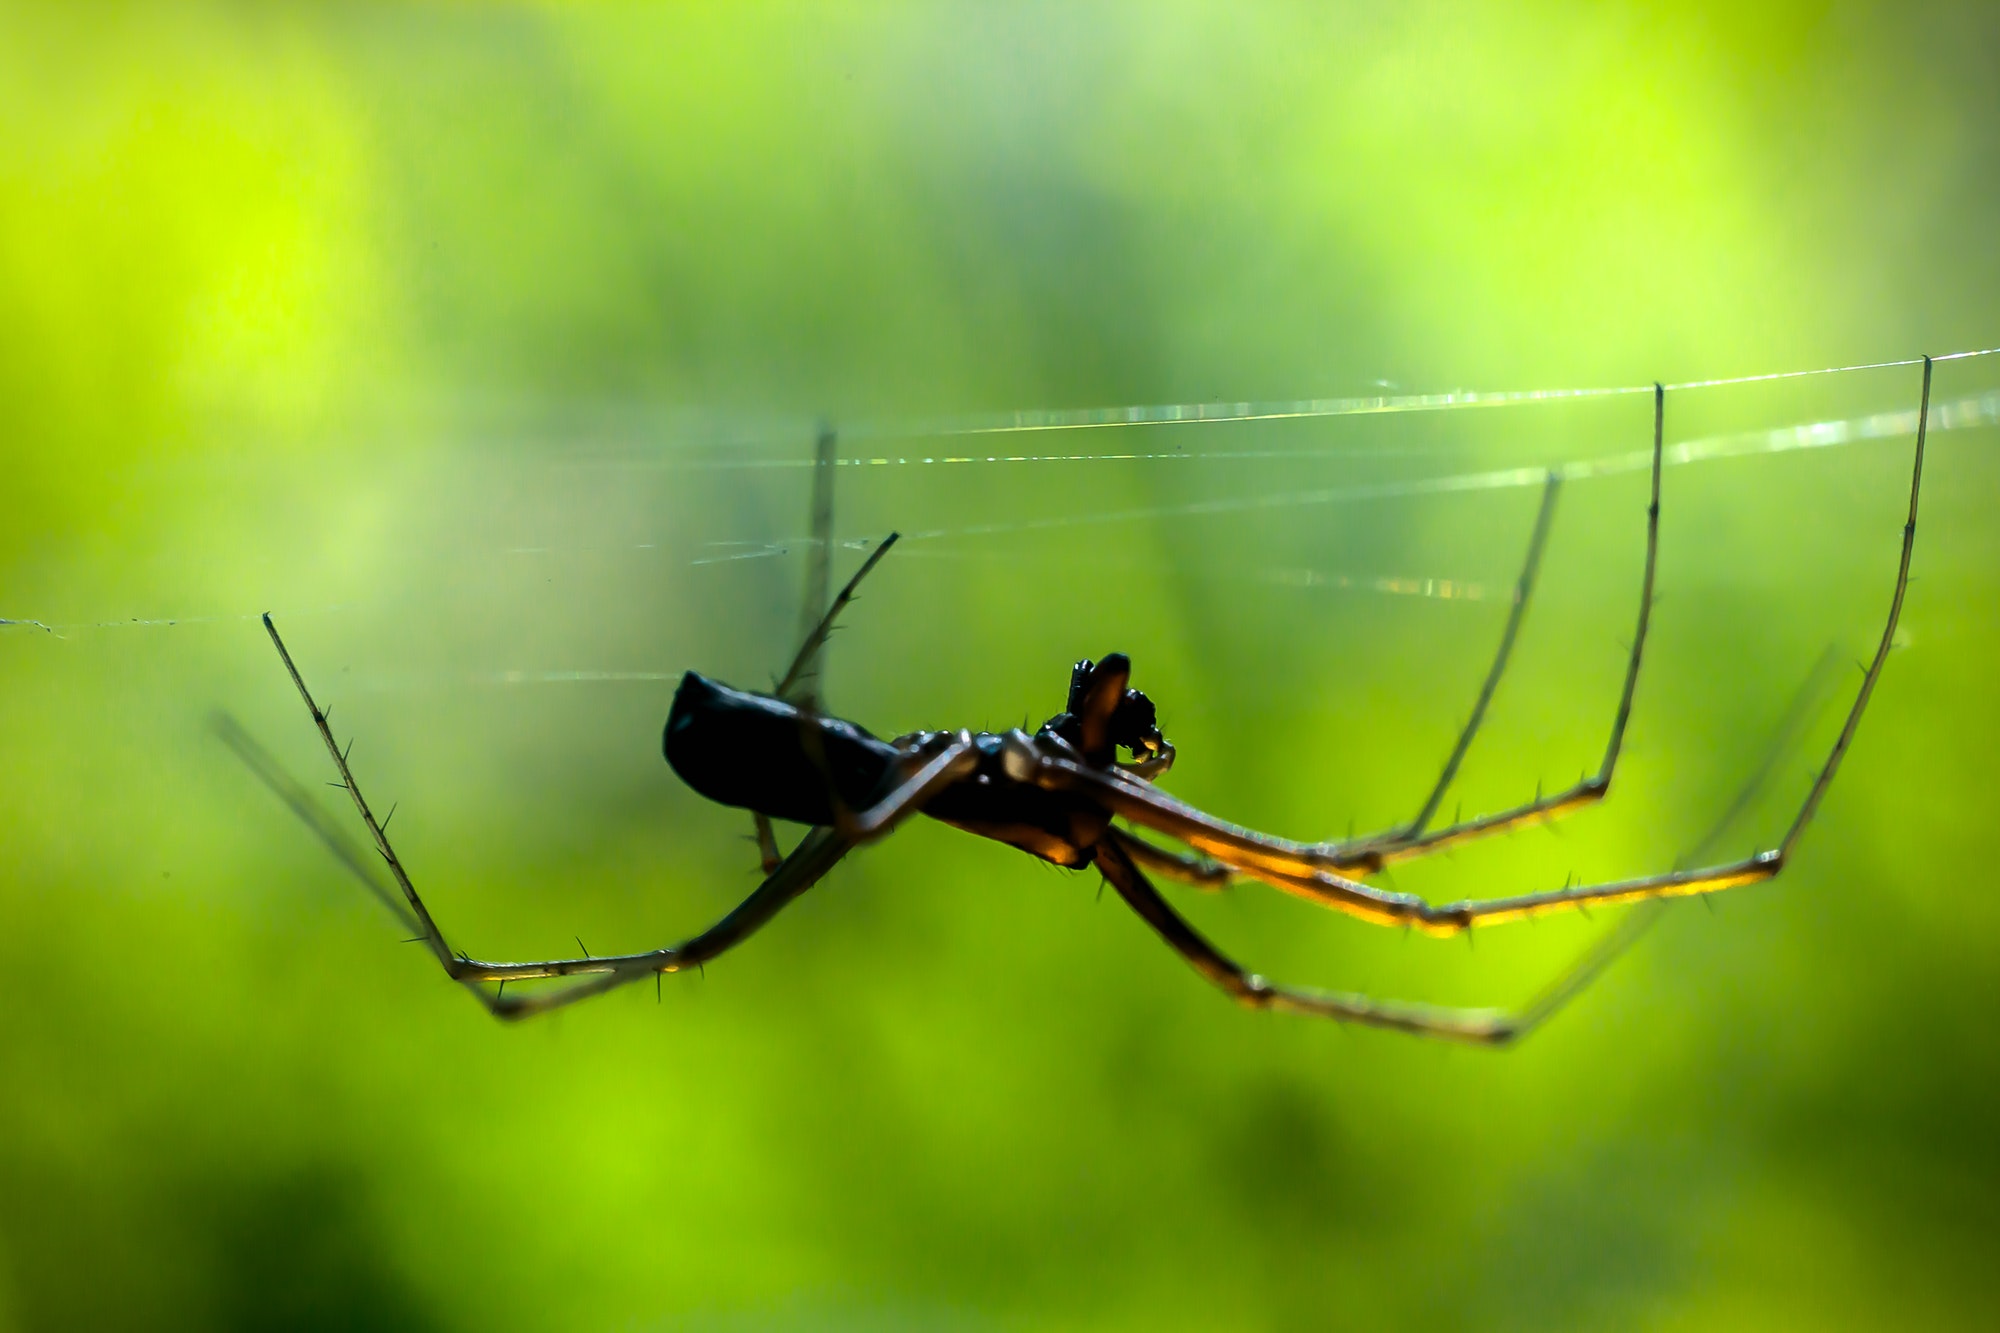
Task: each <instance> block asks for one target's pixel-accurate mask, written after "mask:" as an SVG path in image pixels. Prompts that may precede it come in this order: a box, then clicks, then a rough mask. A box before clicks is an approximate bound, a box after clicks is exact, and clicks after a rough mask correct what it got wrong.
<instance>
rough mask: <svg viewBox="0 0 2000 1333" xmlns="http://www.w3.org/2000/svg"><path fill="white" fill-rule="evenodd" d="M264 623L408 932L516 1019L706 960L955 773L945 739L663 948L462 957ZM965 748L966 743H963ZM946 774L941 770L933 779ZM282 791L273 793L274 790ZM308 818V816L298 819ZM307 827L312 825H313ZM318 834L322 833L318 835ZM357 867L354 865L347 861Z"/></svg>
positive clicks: (959, 758) (503, 1014)
mask: <svg viewBox="0 0 2000 1333" xmlns="http://www.w3.org/2000/svg"><path fill="white" fill-rule="evenodd" d="M264 629H265V631H266V632H267V633H268V634H269V635H270V636H271V643H272V644H273V645H274V646H275V647H276V648H277V650H278V656H279V658H280V659H282V660H283V662H284V664H285V670H286V672H287V673H288V674H289V675H290V676H291V678H292V684H293V685H294V686H296V687H297V688H298V691H299V697H300V698H301V699H303V700H304V701H305V705H306V710H307V711H308V712H310V713H311V714H312V719H313V725H314V726H315V727H316V728H318V730H319V734H320V739H321V741H322V742H324V743H325V745H326V749H327V754H328V755H329V756H331V757H332V759H333V764H334V768H335V769H336V770H337V771H338V772H339V774H340V777H341V785H343V786H345V787H346V789H347V793H348V795H349V796H350V797H352V798H353V801H354V807H355V809H356V810H357V811H359V812H360V815H361V821H362V823H363V824H365V825H366V826H367V828H368V832H369V835H370V837H371V838H372V839H373V841H374V844H375V850H376V852H377V853H378V854H379V855H380V856H381V858H382V860H383V862H384V863H385V864H386V865H387V866H388V868H389V873H390V875H391V876H392V877H393V878H394V879H395V881H396V885H397V887H398V888H399V889H400V890H401V891H402V903H401V904H397V906H398V907H399V908H401V907H404V906H407V910H408V913H409V916H410V917H411V918H413V919H414V922H415V925H416V928H417V931H418V938H419V939H421V940H423V941H424V942H425V943H426V944H427V945H429V947H430V950H431V954H432V955H433V956H434V957H435V958H436V959H437V960H438V964H439V966H440V967H442V968H443V969H444V971H445V975H447V976H449V977H450V978H451V979H452V980H454V981H457V982H460V983H461V984H463V985H465V986H467V987H468V988H469V989H471V990H472V991H473V993H474V994H475V995H476V996H477V997H478V998H479V1000H480V1002H481V1003H482V1004H484V1005H485V1006H486V1007H487V1009H488V1010H489V1011H491V1012H492V1013H493V1014H494V1015H495V1016H496V1017H500V1018H525V1017H528V1016H529V1015H532V1014H537V1013H544V1012H547V1011H548V1010H550V1009H553V1008H557V1007H559V1006H561V1005H565V1004H570V1003H574V1002H575V1001H577V1000H580V999H586V998H588V997H589V996H592V995H598V994H602V993H603V992H604V991H607V990H610V989H612V988H613V987H616V986H619V985H623V984H624V983H625V982H628V981H632V980H635V979H637V978H639V977H642V976H647V975H650V974H653V973H658V972H676V971H679V970H681V969H682V968H685V967H690V966H694V965H697V964H700V963H704V962H707V961H708V960H709V959H711V958H714V957H716V956H717V955H718V954H721V953H723V952H724V951H726V950H728V949H730V948H732V947H734V946H735V945H736V944H738V943H740V942H741V941H742V940H744V939H746V938H747V937H748V936H750V935H751V934H752V933H753V932H755V931H756V930H757V929H758V928H759V927H761V926H762V925H763V924H764V923H765V922H767V921H769V920H770V919H771V918H772V917H773V916H775V915H776V914H777V913H778V911H779V909H781V908H782V907H784V906H785V904H787V903H789V902H791V901H792V899H794V898H796V897H798V896H799V895H800V894H802V893H804V892H805V891H806V890H807V889H809V888H811V887H812V886H813V885H814V884H816V883H818V882H819V880H820V879H821V877H823V876H824V875H825V874H826V873H827V871H829V870H831V869H832V868H833V866H834V864H835V863H836V862H838V861H839V860H840V858H841V857H843V856H845V855H846V854H847V852H848V851H849V850H850V849H851V848H853V846H854V845H855V843H856V841H858V840H860V839H862V838H869V837H877V836H880V835H881V834H882V833H883V832H886V831H887V830H888V829H889V828H892V827H894V825H895V823H896V821H897V820H898V819H900V818H901V817H902V816H903V815H904V814H906V813H908V811H909V810H910V809H914V808H916V807H917V806H919V805H921V803H922V802H923V801H924V800H927V799H928V798H929V796H930V795H931V794H932V793H933V792H934V791H935V790H936V789H937V787H938V786H940V785H942V783H943V782H944V781H946V780H955V779H956V777H957V775H958V774H957V772H956V770H954V769H953V767H952V766H953V765H954V764H959V763H962V762H963V759H964V755H963V754H962V753H961V752H960V747H958V746H956V745H954V746H950V747H947V749H946V751H945V752H943V753H941V754H940V755H939V756H937V757H936V758H934V759H932V760H931V761H930V762H928V763H926V764H925V765H924V766H923V767H922V768H920V769H919V770H918V771H917V772H916V773H914V774H912V775H910V776H909V777H908V778H906V779H905V780H904V781H902V782H901V783H899V784H898V785H897V786H896V787H895V788H894V789H893V790H891V791H890V792H888V793H887V794H886V795H885V796H883V797H881V798H880V799H879V800H877V801H876V802H874V803H873V804H871V805H870V806H868V807H867V808H866V809H864V810H861V811H859V812H856V813H855V814H854V815H853V816H852V820H853V824H854V826H855V828H856V829H858V830H859V834H858V837H854V838H850V837H848V836H845V835H843V834H842V833H840V832H839V831H838V830H835V829H830V828H815V829H813V830H811V831H810V832H808V833H807V834H806V836H805V838H804V839H803V840H801V841H800V843H799V845H798V846H797V847H795V848H793V849H792V853H791V855H790V856H787V857H786V858H784V860H783V862H781V863H780V864H779V866H778V867H777V868H776V870H774V871H773V872H772V873H771V875H770V876H769V877H768V878H767V879H766V880H765V881H764V882H763V883H762V884H760V885H759V886H758V887H757V888H756V889H755V890H754V891H752V893H751V894H750V896H749V897H747V898H745V899H744V900H743V902H742V903H741V904H739V905H738V906H737V907H736V908H735V910H734V911H732V912H730V913H729V914H728V915H727V916H725V917H723V918H722V920H720V921H718V922H717V923H716V924H715V925H713V926H711V927H709V929H708V930H706V931H704V932H702V933H701V934H700V935H697V936H695V937H694V938H692V939H690V940H687V941H685V942H683V943H681V944H678V945H674V946H671V947H668V948H662V949H653V950H649V951H647V952H644V953H632V954H613V955H610V956H606V957H591V956H588V955H586V956H585V957H582V958H552V959H544V960H541V961H537V962H519V963H511V962H489V961H484V960H480V959H475V958H471V957H469V956H468V955H466V954H464V953H461V952H459V951H457V950H454V949H453V948H452V947H451V945H450V944H449V943H448V942H447V941H446V940H445V936H444V932H443V931H442V930H440V929H439V928H438V924H437V922H436V920H435V919H434V918H433V917H432V916H431V914H430V909H429V908H428V907H427V906H425V904H424V900H423V898H422V897H421V896H420V895H419V894H418V893H417V888H416V885H415V884H413V883H412V882H411V881H410V876H409V873H408V872H407V871H406V870H405V869H404V867H403V863H402V860H401V859H400V858H399V857H398V856H397V855H396V849H395V848H394V846H392V845H391V844H390V842H389V837H388V834H387V833H386V832H385V831H384V830H383V827H382V824H381V822H380V821H379V820H377V819H376V817H375V812H374V810H373V809H372V808H370V806H369V804H368V802H367V799H366V798H365V797H363V796H362V794H361V786H360V784H359V783H357V782H356V781H355V779H354V772H353V770H352V769H351V768H349V767H348V763H347V756H346V755H345V754H344V753H343V752H342V751H341V748H340V746H339V744H338V743H337V742H336V741H335V740H334V738H333V729H332V727H331V726H329V725H328V724H327V720H326V714H325V712H324V711H322V710H321V709H320V707H319V705H318V704H317V703H316V702H314V700H313V697H312V692H311V691H310V690H308V689H307V688H306V683H305V678H304V677H303V676H302V675H300V673H299V669H298V666H297V664H296V663H294V662H293V661H292V655H291V653H290V651H289V650H287V649H286V647H285V642H284V640H283V639H282V638H280V637H279V635H278V628H277V626H276V625H275V624H273V623H272V621H271V618H270V616H268V615H266V616H265V617H264ZM963 748H965V749H969V748H970V742H969V740H968V741H967V743H966V745H965V747H963ZM940 773H948V774H949V777H948V778H946V777H941V776H940ZM280 794H281V795H283V793H282V792H281V793H280ZM308 822H309V823H311V822H314V821H310V820H309V821H308ZM315 827H316V831H317V825H315ZM322 836H323V837H324V836H325V835H324V834H322ZM350 869H353V870H354V871H355V872H356V873H357V874H359V873H361V871H360V867H359V865H358V864H350ZM571 976H589V977H591V978H592V980H590V981H588V982H585V983H582V984H580V985H577V986H573V987H570V988H568V989H565V990H557V991H550V992H543V993H539V994H534V995H528V996H518V995H517V996H507V995H505V994H498V995H488V994H487V993H486V992H485V991H484V990H483V989H480V988H479V986H478V983H480V982H486V981H498V982H503V983H504V982H508V981H517V980H530V979H535V978H546V977H571Z"/></svg>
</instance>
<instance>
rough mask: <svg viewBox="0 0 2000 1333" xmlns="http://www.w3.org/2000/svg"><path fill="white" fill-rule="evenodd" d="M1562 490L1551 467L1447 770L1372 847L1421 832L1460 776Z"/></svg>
mask: <svg viewBox="0 0 2000 1333" xmlns="http://www.w3.org/2000/svg"><path fill="white" fill-rule="evenodd" d="M1561 491H1562V473H1560V472H1557V471H1555V470H1553V469H1551V470H1550V472H1549V479H1548V482H1547V484H1545V485H1544V486H1543V487H1542V505H1541V508H1540V509H1539V510H1537V511H1536V513H1535V530H1534V533H1533V535H1531V536H1530V537H1529V538H1528V556H1527V559H1525V560H1524V561H1522V562H1521V575H1520V577H1519V578H1518V579H1517V580H1515V583H1514V604H1513V606H1511V607H1510V608H1508V611H1507V626H1506V628H1505V629H1503V630H1502V631H1501V632H1500V647H1499V649H1498V650H1497V651H1496V652H1495V653H1494V654H1493V665H1492V666H1491V667H1490V668H1488V669H1487V672H1486V681H1485V683H1484V684H1482V685H1481V686H1480V687H1479V697H1478V698H1477V699H1475V700H1474V701H1473V704H1472V715H1471V716H1470V717H1468V718H1467V719H1466V722H1465V729H1464V730H1463V731H1461V732H1459V734H1458V743H1457V744H1456V745H1454V746H1452V750H1451V754H1450V756H1449V757H1448V758H1446V760H1445V761H1444V769H1443V770H1442V771H1441V772H1440V773H1439V774H1438V779H1437V783H1436V785H1435V786H1433V787H1432V788H1431V793H1430V795H1429V796H1427V797H1425V798H1424V803H1423V805H1421V806H1420V807H1418V809H1417V813H1416V814H1415V815H1414V816H1413V817H1412V818H1411V819H1410V822H1409V823H1408V824H1406V825H1404V826H1403V827H1401V828H1400V829H1395V830H1392V831H1390V832H1389V833H1387V834H1378V835H1376V836H1375V837H1372V838H1364V839H1362V842H1363V843H1365V844H1368V845H1371V846H1372V845H1380V844H1381V843H1385V842H1397V843H1400V842H1407V841H1408V840H1410V839H1412V838H1415V837H1417V836H1419V835H1420V834H1422V833H1423V831H1424V829H1425V828H1426V827H1428V826H1429V824H1430V822H1431V819H1432V817H1433V816H1435V815H1436V814H1437V810H1438V806H1439V804H1441V803H1442V802H1443V800H1444V794H1445V792H1446V791H1448V790H1449V789H1450V788H1451V784H1452V780H1453V779H1454V778H1456V777H1457V776H1458V767H1459V765H1460V764H1462V763H1464V762H1465V753H1466V751H1468V750H1470V749H1471V748H1472V738H1473V737H1474V736H1477V735H1478V734H1479V728H1480V724H1482V723H1483V722H1485V720H1486V709H1487V707H1488V706H1489V705H1490V704H1491V703H1492V702H1493V693H1494V691H1495V690H1497V689H1499V688H1500V677H1501V676H1503V675H1505V674H1506V671H1507V662H1508V659H1509V658H1511V657H1512V656H1513V655H1514V640H1515V639H1517V638H1519V637H1520V633H1521V621H1522V620H1523V619H1525V618H1526V616H1527V614H1528V600H1529V598H1531V597H1532V596H1534V592H1535V576H1536V574H1537V573H1539V572H1540V570H1541V565H1542V550H1543V548H1545V547H1546V546H1547V545H1548V541H1549V528H1550V527H1551V526H1552V525H1553V520H1554V519H1555V514H1556V497H1557V496H1558V495H1559V494H1560V493H1561Z"/></svg>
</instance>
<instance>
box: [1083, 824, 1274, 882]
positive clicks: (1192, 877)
mask: <svg viewBox="0 0 2000 1333" xmlns="http://www.w3.org/2000/svg"><path fill="white" fill-rule="evenodd" d="M1110 836H1111V838H1112V839H1113V840H1114V841H1115V842H1117V844H1118V845H1119V846H1120V847H1122V848H1124V850H1125V854H1126V855H1127V856H1129V857H1130V858H1131V859H1132V860H1133V861H1134V862H1135V863H1136V864H1139V865H1142V866H1144V867H1146V868H1147V869H1148V870H1151V871H1153V872H1155V873H1156V874H1161V875H1165V876H1166V877H1167V878H1168V879H1176V880H1179V881H1180V882H1181V883H1183V884H1190V885H1193V886H1194V887H1195V888H1197V889H1207V890H1209V891H1211V892H1219V891H1221V890H1223V889H1226V888H1228V887H1229V886H1230V885H1231V884H1233V883H1235V882H1236V881H1237V880H1238V879H1240V878H1242V873H1243V872H1241V871H1240V870H1238V869H1237V868H1236V867H1235V866H1230V865H1224V864H1223V863H1222V862H1220V861H1217V860H1214V859H1212V858H1210V857H1206V856H1184V855H1182V854H1181V853H1179V852H1174V851H1169V850H1167V849H1166V848H1165V847H1161V846H1158V845H1156V844H1154V843H1150V842H1148V841H1146V840H1145V839H1144V838H1142V837H1140V836H1139V835H1138V834H1136V833H1132V832H1130V831H1128V830H1126V829H1122V828H1119V827H1118V826H1116V825H1115V824H1114V825H1113V826H1112V827H1111V830H1110Z"/></svg>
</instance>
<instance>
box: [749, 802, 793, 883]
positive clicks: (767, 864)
mask: <svg viewBox="0 0 2000 1333" xmlns="http://www.w3.org/2000/svg"><path fill="white" fill-rule="evenodd" d="M750 826H751V828H753V829H755V830H756V837H757V859H758V861H759V862H760V863H761V864H762V865H763V867H764V873H765V874H767V875H768V874H770V873H771V872H772V871H774V870H776V869H777V868H778V863H779V862H780V861H782V860H784V859H785V858H784V856H783V854H782V853H780V852H779V851H778V835H777V833H776V831H775V830H773V829H772V827H771V817H770V816H769V815H767V814H765V813H764V812H763V811H761V810H753V811H752V812H751V814H750Z"/></svg>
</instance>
